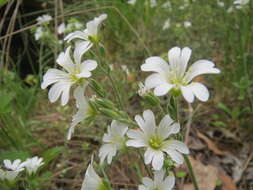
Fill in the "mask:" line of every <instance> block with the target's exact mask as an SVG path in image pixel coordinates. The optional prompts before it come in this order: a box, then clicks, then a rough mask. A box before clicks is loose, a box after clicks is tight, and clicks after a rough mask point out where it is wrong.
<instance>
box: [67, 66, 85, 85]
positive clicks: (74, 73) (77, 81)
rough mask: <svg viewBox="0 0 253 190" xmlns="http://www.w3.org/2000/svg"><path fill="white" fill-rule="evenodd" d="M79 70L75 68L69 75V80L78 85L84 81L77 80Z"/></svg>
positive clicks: (81, 79)
mask: <svg viewBox="0 0 253 190" xmlns="http://www.w3.org/2000/svg"><path fill="white" fill-rule="evenodd" d="M80 72H81V71H80V68H79V67H76V68H75V70H74V71H73V72H71V73H70V76H69V77H70V80H71V81H72V82H74V83H80V82H82V81H83V80H84V79H83V78H79V77H77V75H78V74H80Z"/></svg>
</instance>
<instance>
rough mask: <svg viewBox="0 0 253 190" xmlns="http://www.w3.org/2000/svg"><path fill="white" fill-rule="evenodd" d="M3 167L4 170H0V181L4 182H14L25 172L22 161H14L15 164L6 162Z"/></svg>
mask: <svg viewBox="0 0 253 190" xmlns="http://www.w3.org/2000/svg"><path fill="white" fill-rule="evenodd" d="M3 166H4V167H3V169H0V179H2V180H5V179H6V180H9V181H12V180H14V179H15V178H16V177H17V176H18V174H19V173H20V172H21V171H23V170H24V166H23V163H22V162H21V160H20V159H17V160H14V161H13V162H11V161H10V160H4V161H3Z"/></svg>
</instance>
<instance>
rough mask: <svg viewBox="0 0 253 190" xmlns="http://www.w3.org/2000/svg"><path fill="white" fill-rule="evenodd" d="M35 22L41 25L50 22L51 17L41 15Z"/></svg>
mask: <svg viewBox="0 0 253 190" xmlns="http://www.w3.org/2000/svg"><path fill="white" fill-rule="evenodd" d="M36 20H37V23H39V24H42V23H45V22H49V21H50V20H52V17H51V16H50V15H42V16H39V17H38V18H37V19H36Z"/></svg>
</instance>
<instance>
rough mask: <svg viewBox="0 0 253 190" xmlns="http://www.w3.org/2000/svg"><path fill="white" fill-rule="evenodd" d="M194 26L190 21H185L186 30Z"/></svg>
mask: <svg viewBox="0 0 253 190" xmlns="http://www.w3.org/2000/svg"><path fill="white" fill-rule="evenodd" d="M191 26H192V23H191V22H190V21H185V22H184V27H185V28H189V27H191Z"/></svg>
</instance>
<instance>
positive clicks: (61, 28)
mask: <svg viewBox="0 0 253 190" xmlns="http://www.w3.org/2000/svg"><path fill="white" fill-rule="evenodd" d="M65 30H66V26H65V23H64V22H63V23H61V24H60V25H59V26H58V28H57V32H58V34H63V33H64V32H65Z"/></svg>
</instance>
